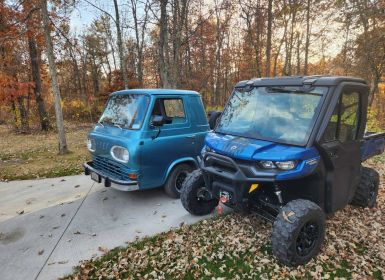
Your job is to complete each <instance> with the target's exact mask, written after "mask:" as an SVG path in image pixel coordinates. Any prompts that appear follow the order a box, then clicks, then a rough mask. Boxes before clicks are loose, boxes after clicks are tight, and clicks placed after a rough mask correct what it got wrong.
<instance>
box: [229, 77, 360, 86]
mask: <svg viewBox="0 0 385 280" xmlns="http://www.w3.org/2000/svg"><path fill="white" fill-rule="evenodd" d="M341 82H355V83H360V84H366V81H365V80H364V79H360V78H354V77H345V76H288V77H275V78H255V79H251V80H245V81H240V82H239V83H237V84H236V85H235V87H236V88H240V87H245V86H255V87H259V86H302V85H306V84H307V85H314V86H336V85H338V84H339V83H341Z"/></svg>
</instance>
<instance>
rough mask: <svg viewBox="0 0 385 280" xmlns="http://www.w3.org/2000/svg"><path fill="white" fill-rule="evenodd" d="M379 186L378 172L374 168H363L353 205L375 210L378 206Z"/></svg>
mask: <svg viewBox="0 0 385 280" xmlns="http://www.w3.org/2000/svg"><path fill="white" fill-rule="evenodd" d="M379 184H380V176H379V174H378V172H377V171H376V170H374V169H372V168H368V167H362V170H361V180H360V184H359V185H358V186H357V189H356V192H355V194H354V197H353V199H352V202H351V204H353V205H356V206H360V207H369V208H373V207H374V206H375V205H376V200H377V194H378V187H379Z"/></svg>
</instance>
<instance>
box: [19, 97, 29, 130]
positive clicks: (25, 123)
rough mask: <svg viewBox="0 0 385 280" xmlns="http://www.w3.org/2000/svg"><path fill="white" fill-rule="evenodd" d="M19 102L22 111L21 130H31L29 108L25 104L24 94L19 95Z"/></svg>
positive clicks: (20, 111)
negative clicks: (28, 117) (28, 115)
mask: <svg viewBox="0 0 385 280" xmlns="http://www.w3.org/2000/svg"><path fill="white" fill-rule="evenodd" d="M17 103H18V107H19V113H20V131H21V132H22V133H26V132H28V130H29V125H28V119H27V110H26V109H25V105H24V96H18V97H17Z"/></svg>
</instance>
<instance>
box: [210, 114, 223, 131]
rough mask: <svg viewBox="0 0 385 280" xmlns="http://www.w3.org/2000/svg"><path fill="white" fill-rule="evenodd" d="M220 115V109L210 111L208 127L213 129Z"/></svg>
mask: <svg viewBox="0 0 385 280" xmlns="http://www.w3.org/2000/svg"><path fill="white" fill-rule="evenodd" d="M221 115H222V112H220V111H213V112H211V114H210V117H209V126H210V129H214V128H215V126H216V125H217V121H218V118H219V117H220V116H221Z"/></svg>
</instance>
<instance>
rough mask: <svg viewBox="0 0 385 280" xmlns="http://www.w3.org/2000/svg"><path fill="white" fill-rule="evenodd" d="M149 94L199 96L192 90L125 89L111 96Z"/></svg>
mask: <svg viewBox="0 0 385 280" xmlns="http://www.w3.org/2000/svg"><path fill="white" fill-rule="evenodd" d="M135 93H136V94H149V95H160V94H161V95H199V93H198V92H196V91H192V90H181V89H155V88H154V89H148V88H145V89H141V88H136V89H126V90H120V91H115V92H113V93H112V94H135Z"/></svg>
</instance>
